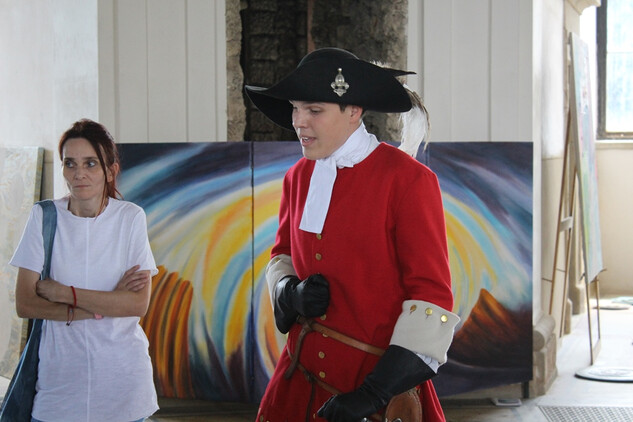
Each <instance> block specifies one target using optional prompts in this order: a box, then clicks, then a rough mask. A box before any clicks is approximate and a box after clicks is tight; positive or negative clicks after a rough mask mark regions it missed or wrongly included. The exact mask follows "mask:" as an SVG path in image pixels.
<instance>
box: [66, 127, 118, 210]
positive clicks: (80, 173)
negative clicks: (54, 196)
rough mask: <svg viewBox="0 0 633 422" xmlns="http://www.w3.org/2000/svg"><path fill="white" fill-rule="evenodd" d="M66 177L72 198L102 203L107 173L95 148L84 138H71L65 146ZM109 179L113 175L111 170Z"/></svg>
mask: <svg viewBox="0 0 633 422" xmlns="http://www.w3.org/2000/svg"><path fill="white" fill-rule="evenodd" d="M62 164H63V167H64V179H66V184H67V186H68V189H69V190H70V195H71V197H72V198H74V199H77V200H79V201H92V200H94V201H96V202H95V203H97V204H100V203H101V201H102V199H103V195H104V192H105V183H106V175H105V174H104V171H103V168H102V167H101V163H100V162H99V158H98V157H97V153H96V152H95V150H94V148H93V147H92V145H91V144H90V142H88V141H87V140H86V139H84V138H71V139H69V140H67V141H66V143H65V144H64V147H63V158H62ZM106 173H107V174H108V180H110V178H111V177H112V175H111V173H110V172H109V171H107V172H106Z"/></svg>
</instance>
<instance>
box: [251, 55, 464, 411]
mask: <svg viewBox="0 0 633 422" xmlns="http://www.w3.org/2000/svg"><path fill="white" fill-rule="evenodd" d="M407 73H409V72H404V71H399V70H395V69H387V68H383V67H380V66H376V65H374V64H371V63H368V62H366V61H363V60H360V59H358V58H357V57H356V56H355V55H353V54H352V53H350V52H348V51H345V50H341V49H336V48H325V49H319V50H315V51H314V52H312V53H310V54H308V55H307V56H306V57H304V58H303V60H302V61H301V62H300V63H299V65H298V66H297V68H296V69H295V71H294V72H292V73H291V74H290V75H288V76H287V77H286V78H284V79H282V80H281V81H280V82H279V83H277V84H276V85H274V86H272V87H270V88H261V87H254V86H246V92H247V94H248V95H249V97H250V98H251V100H252V101H253V102H254V104H255V105H256V106H257V107H258V108H259V109H260V110H261V111H262V112H263V113H264V114H265V115H266V116H267V117H268V118H270V119H271V120H272V121H273V122H275V123H277V124H278V125H280V126H283V127H286V128H289V129H292V130H294V131H295V132H296V133H297V137H298V138H299V141H300V142H301V147H302V151H303V155H304V158H302V159H301V160H299V161H298V162H297V163H296V164H295V165H294V166H293V167H292V168H290V170H289V171H288V172H287V174H286V176H285V178H284V183H283V193H282V198H281V206H280V211H279V230H278V232H277V237H276V241H275V245H274V246H273V249H272V252H271V261H270V262H269V264H268V267H267V270H266V278H267V281H268V285H269V290H270V293H271V299H272V303H273V308H274V315H275V322H276V325H277V328H278V329H279V330H280V331H281V332H282V333H288V340H287V344H286V347H285V348H284V350H283V352H282V355H281V357H280V359H279V362H278V363H277V366H276V368H275V372H274V373H273V376H272V378H271V380H270V383H269V385H268V387H267V389H266V392H265V394H264V397H263V399H262V401H261V405H260V409H259V413H258V418H257V421H258V422H259V421H261V422H265V421H269V422H282V421H315V420H316V421H324V420H327V421H329V422H347V421H350V422H358V421H360V420H362V419H363V418H371V417H376V414H381V415H382V414H383V412H384V408H385V406H387V405H388V403H389V402H390V400H391V399H392V398H393V397H394V396H397V395H399V394H401V393H404V392H407V391H411V389H414V390H413V391H414V396H417V397H419V399H420V402H421V405H422V406H421V407H422V410H423V420H424V421H426V422H430V421H443V420H444V415H443V412H442V409H441V407H440V404H439V401H438V399H437V395H436V394H435V390H434V388H433V384H432V383H431V381H430V379H431V378H432V377H433V376H435V375H436V373H437V370H438V368H439V366H441V365H442V364H443V363H445V362H446V352H447V350H448V347H449V346H450V344H451V341H452V338H453V333H454V329H455V326H456V324H457V323H458V322H459V318H458V317H457V315H455V314H453V313H452V312H451V311H452V307H453V295H452V291H451V278H450V271H449V263H448V251H447V242H446V227H445V222H444V210H443V206H442V198H441V194H440V189H439V184H438V181H437V177H436V175H435V174H434V173H433V172H432V171H431V170H429V169H428V168H427V167H425V166H424V165H422V164H421V163H419V162H418V161H416V160H415V159H414V158H412V157H411V156H410V155H408V154H406V153H405V152H403V151H400V150H399V149H397V148H395V147H393V146H391V145H389V144H385V143H380V142H378V141H377V140H376V137H375V136H374V135H372V134H370V133H368V132H367V131H366V129H365V125H364V124H363V121H362V116H363V112H364V111H365V110H372V111H378V112H407V111H409V110H410V109H411V108H412V102H411V98H410V95H409V93H408V92H407V90H406V89H405V87H403V85H402V84H401V83H400V82H399V81H398V80H397V79H396V77H397V76H402V75H405V74H407ZM416 150H417V148H416ZM413 155H415V152H413ZM395 416H398V415H395Z"/></svg>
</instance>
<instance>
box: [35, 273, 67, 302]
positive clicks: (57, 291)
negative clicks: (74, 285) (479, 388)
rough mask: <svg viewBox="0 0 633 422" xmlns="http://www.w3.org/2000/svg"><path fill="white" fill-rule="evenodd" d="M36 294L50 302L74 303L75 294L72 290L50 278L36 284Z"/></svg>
mask: <svg viewBox="0 0 633 422" xmlns="http://www.w3.org/2000/svg"><path fill="white" fill-rule="evenodd" d="M35 293H37V295H38V296H39V297H41V298H44V299H46V300H48V301H49V302H57V303H66V304H72V303H73V292H72V290H71V288H70V287H69V286H66V285H64V284H61V283H60V282H58V281H55V280H53V279H50V278H47V279H46V280H38V281H37V283H36V284H35Z"/></svg>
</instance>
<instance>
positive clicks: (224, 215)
mask: <svg viewBox="0 0 633 422" xmlns="http://www.w3.org/2000/svg"><path fill="white" fill-rule="evenodd" d="M120 148H121V157H122V167H123V173H122V175H121V177H120V180H119V183H120V189H121V192H122V193H123V195H124V197H125V199H126V200H129V201H132V202H135V203H137V204H138V205H140V206H142V207H143V208H144V209H145V212H146V213H147V222H148V232H149V236H150V243H151V246H152V250H153V252H154V256H155V259H156V262H157V265H158V266H159V268H160V272H159V274H158V275H156V276H155V277H154V279H153V286H152V300H151V303H150V309H149V311H148V313H147V315H146V316H145V318H143V320H142V321H141V323H142V325H143V328H144V329H145V331H146V333H147V335H148V338H149V340H150V355H151V356H152V360H153V363H154V377H155V383H156V386H157V390H158V392H159V395H161V396H163V397H176V398H197V399H203V400H212V401H241V402H258V401H259V399H260V398H261V396H262V395H263V392H264V389H265V387H266V384H267V382H268V380H269V377H270V375H271V373H272V371H273V368H274V365H275V362H276V360H277V358H278V357H279V354H280V352H281V349H282V347H283V344H284V341H285V339H284V336H283V335H281V334H280V333H279V332H278V331H277V330H276V329H275V325H274V322H273V317H272V309H271V305H270V297H269V294H268V288H267V285H266V281H265V278H264V269H265V267H266V264H267V262H268V260H269V253H270V249H271V247H272V244H273V242H274V239H275V233H276V230H277V224H278V223H277V212H278V207H279V200H280V195H281V184H282V180H283V176H284V174H285V172H286V170H287V169H288V168H289V167H290V166H291V165H292V164H293V163H294V162H296V161H297V160H298V159H299V158H300V157H301V150H300V146H299V145H298V143H295V142H232V143H170V144H122V145H120ZM418 159H419V160H420V161H422V162H424V163H425V164H427V165H429V167H431V168H432V169H433V170H434V171H435V172H436V173H437V174H438V177H439V179H440V186H441V188H442V191H443V197H444V205H445V208H446V217H447V230H448V237H449V247H450V259H451V271H452V274H453V290H454V293H455V299H456V300H455V312H457V313H458V314H459V315H460V317H461V318H462V323H461V324H460V326H459V327H458V331H457V332H456V337H455V342H454V343H453V346H452V347H451V350H450V351H449V362H448V363H447V364H446V365H444V367H443V368H442V370H441V372H440V376H438V377H437V378H436V380H437V381H436V388H437V390H438V393H439V394H440V395H448V394H455V393H458V392H465V391H470V390H473V389H477V388H485V387H490V386H494V385H503V384H508V383H514V382H523V381H528V380H529V379H530V378H531V368H532V360H531V338H532V327H531V304H532V293H531V292H532V145H531V144H528V143H443V144H432V145H430V146H429V148H427V150H426V151H425V152H424V153H423V154H421V155H420V156H419V157H418ZM499 330H501V331H499ZM482 373H485V374H487V376H486V381H485V385H484V384H483V381H482V377H481V374H482Z"/></svg>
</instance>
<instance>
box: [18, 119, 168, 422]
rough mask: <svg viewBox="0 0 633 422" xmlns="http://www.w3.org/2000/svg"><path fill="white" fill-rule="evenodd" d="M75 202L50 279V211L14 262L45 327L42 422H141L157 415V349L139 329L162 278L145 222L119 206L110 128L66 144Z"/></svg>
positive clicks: (88, 129) (29, 313)
mask: <svg viewBox="0 0 633 422" xmlns="http://www.w3.org/2000/svg"><path fill="white" fill-rule="evenodd" d="M59 154H60V157H61V160H62V164H63V175H64V179H65V180H66V184H67V185H68V189H69V191H70V194H69V195H68V196H66V197H64V198H61V199H56V200H55V201H54V203H55V206H56V208H57V230H56V233H55V240H54V243H53V252H52V261H51V272H50V278H48V279H46V280H41V281H39V275H40V272H41V271H42V268H43V265H44V247H43V240H42V209H41V207H39V206H34V207H33V208H32V210H31V214H30V216H29V220H28V222H27V224H26V227H25V229H24V233H23V235H22V239H21V240H20V243H19V245H18V247H17V249H16V251H15V254H14V256H13V258H12V259H11V265H13V266H16V267H18V268H19V270H18V278H17V284H16V292H15V299H16V309H17V313H18V315H19V316H20V317H23V318H41V319H43V320H44V324H43V326H42V337H41V343H40V349H39V357H40V363H39V368H38V380H37V387H36V390H37V393H36V395H35V400H34V403H33V411H32V414H31V415H32V418H33V419H32V420H33V421H34V422H40V421H42V422H61V421H63V422H73V421H81V422H88V421H95V422H96V421H99V422H102V421H108V422H117V421H121V422H130V421H142V420H143V419H145V418H147V417H149V416H151V415H152V414H153V413H154V412H155V411H156V410H157V409H158V404H157V399H156V390H155V388H154V383H153V375H152V364H151V360H150V357H149V354H148V341H147V337H146V336H145V333H144V332H143V330H142V328H141V326H140V325H139V320H140V317H142V316H143V315H145V312H146V311H147V307H148V305H149V300H150V292H151V276H152V275H154V274H156V273H157V269H156V264H155V262H154V257H153V255H152V251H151V249H150V245H149V240H148V237H147V223H146V217H145V212H144V211H143V209H142V208H140V207H139V206H137V205H135V204H133V203H131V202H126V201H123V200H120V199H117V197H119V198H120V194H119V192H118V190H117V188H116V177H117V174H118V172H119V158H118V153H117V148H116V145H115V143H114V140H113V139H112V136H111V135H110V134H109V133H108V131H107V129H106V128H105V127H103V125H101V124H99V123H96V122H93V121H91V120H87V119H84V120H80V121H78V122H76V123H75V124H73V126H72V127H71V128H69V129H68V130H67V131H66V132H65V133H64V134H63V135H62V137H61V139H60V141H59Z"/></svg>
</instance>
